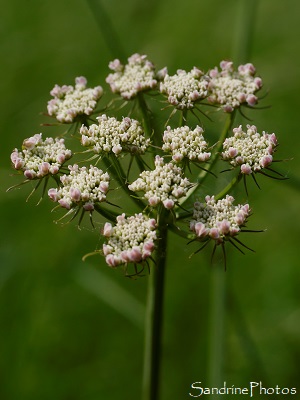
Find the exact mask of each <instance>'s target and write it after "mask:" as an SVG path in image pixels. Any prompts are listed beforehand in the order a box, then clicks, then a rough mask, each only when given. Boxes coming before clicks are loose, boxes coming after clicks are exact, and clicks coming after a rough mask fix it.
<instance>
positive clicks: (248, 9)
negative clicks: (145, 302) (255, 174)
mask: <svg viewBox="0 0 300 400" xmlns="http://www.w3.org/2000/svg"><path fill="white" fill-rule="evenodd" d="M257 4H258V2H257V0H251V1H248V0H241V1H240V4H239V9H238V14H237V22H238V23H237V29H236V32H235V38H236V40H235V43H234V46H233V52H232V53H233V54H232V56H233V60H234V61H236V60H237V61H238V62H247V61H248V57H249V53H250V47H251V41H252V36H253V23H254V15H255V11H256V7H257ZM231 123H232V121H231ZM224 138H225V136H224ZM224 138H223V140H224ZM223 140H222V141H221V142H220V145H222V142H223ZM237 180H238V177H236V178H234V179H233V180H232V181H231V182H230V183H229V185H228V186H227V187H226V188H224V190H223V191H222V192H220V193H219V194H218V195H217V196H219V198H220V197H221V196H223V195H224V194H226V193H227V191H228V190H230V189H232V187H233V186H234V185H235V184H236V183H237ZM212 274H213V275H212V282H211V295H210V299H211V305H210V316H211V320H210V330H209V337H210V345H209V354H208V360H209V361H208V374H209V376H208V380H209V382H210V385H211V386H210V387H214V386H218V385H220V384H221V382H223V372H222V369H223V359H224V335H223V333H224V320H225V318H224V314H225V272H224V270H223V268H214V270H213V271H212ZM216 398H217V395H216V396H212V399H213V400H214V399H216Z"/></svg>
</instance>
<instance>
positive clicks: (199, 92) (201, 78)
mask: <svg viewBox="0 0 300 400" xmlns="http://www.w3.org/2000/svg"><path fill="white" fill-rule="evenodd" d="M207 89H208V78H207V77H206V76H205V75H204V73H203V72H202V71H201V70H200V69H198V68H196V67H194V68H193V69H192V70H191V71H190V72H186V71H185V70H182V69H178V70H177V74H175V75H172V76H170V75H168V74H166V75H165V77H164V80H163V81H162V82H161V83H160V91H161V93H163V94H165V95H167V96H168V102H169V103H170V104H171V105H172V106H174V107H176V108H177V109H179V110H184V109H189V108H193V107H194V106H195V103H196V102H197V101H198V100H201V99H203V98H205V97H206V96H207Z"/></svg>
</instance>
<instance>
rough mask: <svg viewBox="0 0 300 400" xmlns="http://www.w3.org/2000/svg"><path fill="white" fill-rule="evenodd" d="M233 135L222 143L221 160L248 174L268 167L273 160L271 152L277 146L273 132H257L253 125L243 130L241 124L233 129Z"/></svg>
mask: <svg viewBox="0 0 300 400" xmlns="http://www.w3.org/2000/svg"><path fill="white" fill-rule="evenodd" d="M233 133H234V135H233V136H232V137H229V138H227V139H225V141H224V143H223V150H224V151H223V153H222V154H221V157H222V159H223V160H226V161H229V162H230V164H231V165H232V166H233V167H238V168H240V173H241V174H243V175H250V174H253V173H255V172H262V170H263V169H268V168H269V166H270V165H271V163H272V161H273V153H274V152H275V150H276V147H277V138H276V136H275V134H274V133H272V134H268V133H266V132H262V134H259V133H258V132H257V128H256V126H254V125H252V126H251V125H247V131H246V132H243V130H242V125H240V126H239V127H238V128H234V129H233Z"/></svg>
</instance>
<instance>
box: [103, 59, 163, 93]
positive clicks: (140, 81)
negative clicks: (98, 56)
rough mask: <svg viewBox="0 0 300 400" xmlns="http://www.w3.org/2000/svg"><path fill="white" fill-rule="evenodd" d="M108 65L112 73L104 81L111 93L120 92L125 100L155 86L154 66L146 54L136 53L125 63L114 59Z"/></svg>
mask: <svg viewBox="0 0 300 400" xmlns="http://www.w3.org/2000/svg"><path fill="white" fill-rule="evenodd" d="M108 66H109V68H110V69H111V70H112V71H114V73H112V74H109V75H108V77H107V78H106V82H107V83H108V84H109V85H110V88H111V91H112V92H113V93H118V94H120V95H121V96H122V97H123V98H124V99H126V100H130V99H132V98H134V97H136V96H137V94H138V93H139V92H142V91H145V90H150V89H154V88H155V87H156V86H157V77H156V74H155V67H154V65H153V64H152V62H151V61H149V60H148V59H147V56H146V55H140V54H137V53H136V54H133V55H132V56H131V57H129V58H128V63H127V64H126V65H123V64H122V63H121V62H120V60H118V59H116V60H114V61H111V62H110V63H109V65H108Z"/></svg>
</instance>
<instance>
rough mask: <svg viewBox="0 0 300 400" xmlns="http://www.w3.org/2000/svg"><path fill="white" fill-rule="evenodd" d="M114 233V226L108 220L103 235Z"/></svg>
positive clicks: (107, 235)
mask: <svg viewBox="0 0 300 400" xmlns="http://www.w3.org/2000/svg"><path fill="white" fill-rule="evenodd" d="M112 233H113V227H112V224H111V223H110V222H106V223H105V224H104V228H103V235H104V236H106V237H110V236H111V235H112Z"/></svg>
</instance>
